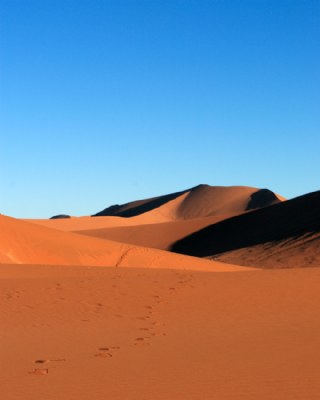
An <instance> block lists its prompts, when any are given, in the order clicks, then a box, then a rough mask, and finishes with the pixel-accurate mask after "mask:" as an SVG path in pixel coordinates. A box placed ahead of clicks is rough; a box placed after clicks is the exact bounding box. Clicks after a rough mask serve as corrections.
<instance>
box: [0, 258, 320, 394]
mask: <svg viewBox="0 0 320 400" xmlns="http://www.w3.org/2000/svg"><path fill="white" fill-rule="evenodd" d="M319 279H320V270H319V269H311V268H307V269H303V270H294V269H291V270H282V271H258V272H256V271H252V272H251V271H248V272H242V273H233V272H231V273H220V274H212V273H199V272H194V271H173V270H157V269H152V270H148V269H126V268H120V269H116V268H95V267H91V268H86V267H70V268H66V267H65V266H60V267H58V266H42V265H38V266H31V265H30V266H25V265H0V295H1V332H0V336H1V364H0V370H1V372H0V387H1V393H2V397H3V398H4V399H5V400H22V399H23V400H34V399H45V400H57V399H58V400H90V399H94V400H105V399H112V400H124V399H128V400H142V399H145V400H149V399H154V400H168V399H170V400H182V399H183V400H209V399H210V400H211V399H218V400H257V399H259V400H270V399H277V400H288V399H297V400H306V399H307V400H316V399H318V398H319V392H320V381H319V358H320V336H319V334H318V332H319V325H320V321H319V318H318V314H319V312H318V311H319V304H320V291H319V284H318V282H319Z"/></svg>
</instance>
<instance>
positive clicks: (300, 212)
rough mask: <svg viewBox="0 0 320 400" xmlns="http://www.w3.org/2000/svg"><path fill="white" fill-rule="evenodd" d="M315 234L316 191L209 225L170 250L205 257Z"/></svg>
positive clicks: (319, 209)
mask: <svg viewBox="0 0 320 400" xmlns="http://www.w3.org/2000/svg"><path fill="white" fill-rule="evenodd" d="M257 195H259V192H258V194H257ZM319 231H320V191H317V192H313V193H309V194H306V195H303V196H300V197H297V198H295V199H292V200H288V201H285V202H282V203H278V204H274V205H271V206H269V207H266V208H262V209H259V210H255V211H251V212H249V213H246V214H242V215H240V216H236V217H233V218H230V219H227V220H224V221H222V222H219V223H216V224H213V225H210V226H208V227H206V228H204V229H202V230H200V231H198V232H195V233H193V234H191V235H189V236H187V237H185V238H183V239H181V240H179V241H177V242H176V243H175V244H173V246H172V247H171V249H170V250H171V251H173V252H176V253H182V254H187V255H192V256H197V257H208V256H213V255H216V254H219V253H223V252H227V251H231V250H237V249H241V248H245V247H250V246H254V245H258V244H262V243H266V242H273V241H280V240H283V239H288V238H297V237H299V236H301V235H305V234H309V233H310V234H312V233H315V232H319Z"/></svg>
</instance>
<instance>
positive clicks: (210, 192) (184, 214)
mask: <svg viewBox="0 0 320 400" xmlns="http://www.w3.org/2000/svg"><path fill="white" fill-rule="evenodd" d="M281 200H282V198H280V196H277V195H276V194H274V193H273V192H271V191H270V190H267V189H257V188H250V187H246V186H230V187H226V186H209V185H199V186H196V187H194V188H192V189H189V190H185V191H182V192H177V193H173V194H170V195H165V196H159V197H155V198H152V199H147V200H140V201H135V202H131V203H127V204H124V205H121V206H119V205H115V206H111V207H108V208H106V209H105V210H103V211H101V212H99V213H97V214H95V215H96V216H120V217H126V218H128V217H134V216H137V215H141V214H145V213H149V215H152V212H153V211H155V210H156V212H157V213H158V214H160V215H163V216H164V217H166V218H168V219H190V218H200V217H206V216H210V215H218V214H228V213H233V214H235V213H239V212H242V211H246V210H251V209H255V208H261V207H265V206H267V205H270V204H274V203H277V202H279V201H281Z"/></svg>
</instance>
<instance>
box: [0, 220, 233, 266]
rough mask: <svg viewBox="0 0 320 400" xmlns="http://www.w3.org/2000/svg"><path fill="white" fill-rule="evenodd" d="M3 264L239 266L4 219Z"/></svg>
mask: <svg viewBox="0 0 320 400" xmlns="http://www.w3.org/2000/svg"><path fill="white" fill-rule="evenodd" d="M0 231H1V240H0V263H9V262H10V263H13V264H53V265H87V266H88V265H91V266H116V267H119V266H125V267H134V266H143V267H149V268H151V267H152V268H177V269H179V268H182V269H185V268H186V269H188V268H190V269H194V268H195V269H204V270H212V271H214V270H217V271H218V270H221V271H222V270H237V268H238V267H236V266H231V265H230V266H229V265H225V264H223V263H215V262H210V261H208V260H201V259H196V258H193V257H185V256H181V255H174V254H171V253H169V252H165V251H161V250H155V249H148V248H143V247H138V246H130V245H126V244H121V243H117V242H112V241H107V240H100V239H97V238H92V237H88V236H83V235H77V234H74V233H70V232H62V231H58V230H55V229H50V228H46V227H43V226H39V225H35V224H32V223H27V222H24V221H20V220H16V219H14V218H9V217H5V216H2V215H0Z"/></svg>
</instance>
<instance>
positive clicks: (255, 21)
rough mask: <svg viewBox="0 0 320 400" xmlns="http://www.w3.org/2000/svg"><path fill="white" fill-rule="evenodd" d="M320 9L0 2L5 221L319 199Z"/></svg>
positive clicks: (124, 1)
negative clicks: (213, 192)
mask: <svg viewBox="0 0 320 400" xmlns="http://www.w3.org/2000/svg"><path fill="white" fill-rule="evenodd" d="M319 71H320V2H319V1H318V0H314V1H313V0H299V1H297V0H208V1H206V0H1V2H0V213H2V214H6V215H10V216H14V217H19V218H20V217H25V218H48V217H51V216H52V215H56V214H60V213H66V214H70V215H75V216H78V215H90V214H93V213H96V212H98V211H100V210H102V209H104V208H106V207H107V206H109V205H111V204H121V203H125V202H128V201H131V200H136V199H141V198H147V197H152V196H156V195H161V194H166V193H171V192H175V191H180V190H184V189H187V188H190V187H193V186H196V185H198V184H200V183H207V184H210V185H219V186H230V185H244V186H254V187H259V188H269V189H270V190H273V191H275V192H277V193H279V194H281V195H283V196H285V197H287V198H292V197H295V196H298V195H301V194H304V193H307V192H311V191H315V190H320V180H319V172H320V156H319V154H320V132H319V127H320V112H319V111H320V76H319Z"/></svg>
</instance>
